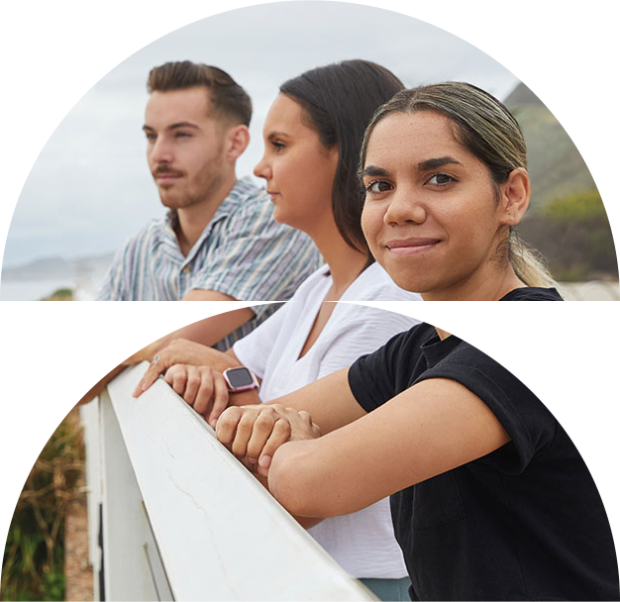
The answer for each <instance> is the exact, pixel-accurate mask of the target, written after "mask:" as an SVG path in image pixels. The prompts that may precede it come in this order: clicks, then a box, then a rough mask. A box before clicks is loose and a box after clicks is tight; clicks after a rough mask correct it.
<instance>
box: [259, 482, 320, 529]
mask: <svg viewBox="0 0 620 602" xmlns="http://www.w3.org/2000/svg"><path fill="white" fill-rule="evenodd" d="M252 474H253V475H254V476H255V477H256V478H257V479H258V482H259V483H260V484H261V485H262V486H263V487H264V488H265V489H266V490H267V491H269V483H268V482H267V477H264V476H262V475H260V474H258V473H255V472H252ZM270 493H271V492H270ZM291 516H292V517H293V518H294V519H295V520H296V521H297V522H298V523H299V524H300V525H301V526H302V527H303V528H304V529H310V528H311V527H314V526H315V525H318V524H319V523H320V522H321V521H322V520H323V519H322V518H313V517H308V516H296V515H294V514H291Z"/></svg>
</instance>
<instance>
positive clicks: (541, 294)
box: [500, 286, 564, 301]
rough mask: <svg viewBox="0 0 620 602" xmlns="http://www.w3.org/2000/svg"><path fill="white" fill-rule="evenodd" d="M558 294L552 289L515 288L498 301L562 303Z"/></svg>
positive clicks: (534, 287)
mask: <svg viewBox="0 0 620 602" xmlns="http://www.w3.org/2000/svg"><path fill="white" fill-rule="evenodd" d="M563 300H564V299H562V297H561V296H560V293H558V291H557V290H556V289H554V288H539V287H536V286H524V287H522V288H515V289H513V290H511V291H510V292H509V293H508V294H506V295H504V296H503V297H502V298H501V299H500V301H563Z"/></svg>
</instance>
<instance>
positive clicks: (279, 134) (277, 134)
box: [267, 132, 288, 141]
mask: <svg viewBox="0 0 620 602" xmlns="http://www.w3.org/2000/svg"><path fill="white" fill-rule="evenodd" d="M278 137H282V138H288V134H287V133H285V132H271V133H270V134H269V136H267V140H269V141H271V140H273V139H274V138H278Z"/></svg>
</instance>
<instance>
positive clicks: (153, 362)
mask: <svg viewBox="0 0 620 602" xmlns="http://www.w3.org/2000/svg"><path fill="white" fill-rule="evenodd" d="M160 359H161V358H160V357H159V355H156V356H155V357H154V358H153V359H152V360H151V364H156V363H157V362H158V361H159V360H160Z"/></svg>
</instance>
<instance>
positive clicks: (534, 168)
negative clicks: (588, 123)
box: [504, 84, 596, 209]
mask: <svg viewBox="0 0 620 602" xmlns="http://www.w3.org/2000/svg"><path fill="white" fill-rule="evenodd" d="M504 104H505V105H506V106H507V107H508V108H509V109H510V110H511V111H512V113H513V114H514V116H515V117H516V118H517V120H518V121H519V125H520V126H521V129H522V130H523V135H524V136H525V140H526V142H527V150H528V160H529V168H528V170H529V172H530V175H531V177H532V201H531V202H532V204H531V207H532V208H533V209H541V208H542V207H544V206H545V205H547V204H548V203H549V202H550V201H553V200H554V199H559V198H562V197H565V196H568V195H572V194H575V193H577V192H581V191H584V190H594V189H596V184H595V183H594V180H593V179H592V176H591V175H590V171H589V170H588V168H587V167H586V164H585V163H584V161H583V159H582V158H581V154H580V153H579V151H578V150H577V147H576V146H575V145H574V144H573V141H572V140H571V139H570V137H569V135H568V134H567V133H566V130H565V129H564V128H563V127H562V126H561V125H560V123H559V122H558V120H557V119H556V118H555V117H554V116H553V113H551V111H550V110H549V109H548V108H547V107H546V106H545V105H544V104H543V103H542V102H541V101H540V99H539V98H538V97H537V96H536V95H535V94H534V93H533V92H532V91H531V90H530V89H529V88H528V87H527V86H526V85H525V84H519V85H518V86H517V87H516V88H515V90H514V91H513V92H512V93H511V94H510V95H509V96H508V98H507V99H506V100H505V101H504Z"/></svg>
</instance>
